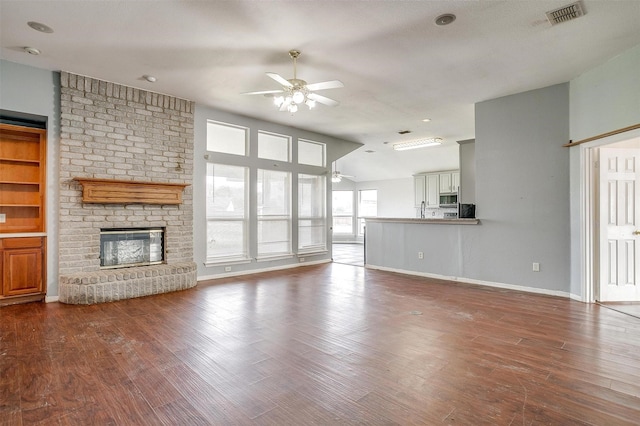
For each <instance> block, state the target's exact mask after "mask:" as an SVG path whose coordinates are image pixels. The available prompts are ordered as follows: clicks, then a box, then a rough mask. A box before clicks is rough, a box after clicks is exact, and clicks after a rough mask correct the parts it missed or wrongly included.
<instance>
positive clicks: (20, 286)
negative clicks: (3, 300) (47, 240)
mask: <svg viewBox="0 0 640 426" xmlns="http://www.w3.org/2000/svg"><path fill="white" fill-rule="evenodd" d="M2 264H3V265H2V281H3V287H4V288H3V295H4V296H19V295H23V294H33V293H39V292H42V289H43V285H42V284H43V278H42V277H43V274H42V272H43V253H42V248H40V247H38V248H23V249H9V250H3V251H2Z"/></svg>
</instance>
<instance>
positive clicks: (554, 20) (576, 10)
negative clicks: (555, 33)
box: [547, 1, 585, 25]
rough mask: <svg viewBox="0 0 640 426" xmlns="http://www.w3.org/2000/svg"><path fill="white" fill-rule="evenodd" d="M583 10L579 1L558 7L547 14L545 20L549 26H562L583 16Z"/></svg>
mask: <svg viewBox="0 0 640 426" xmlns="http://www.w3.org/2000/svg"><path fill="white" fill-rule="evenodd" d="M584 13H585V12H584V9H582V5H581V4H580V2H579V1H577V2H575V3H571V4H569V5H567V6H563V7H560V8H558V9H555V10H551V11H549V12H547V19H548V20H549V22H550V23H551V25H557V24H562V23H563V22H567V21H571V20H572V19H576V18H579V17H581V16H582V15H584Z"/></svg>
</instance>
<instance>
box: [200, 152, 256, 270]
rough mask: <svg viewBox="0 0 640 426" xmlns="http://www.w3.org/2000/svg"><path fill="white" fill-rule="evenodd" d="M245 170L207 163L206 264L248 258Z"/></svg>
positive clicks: (246, 170)
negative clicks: (207, 262)
mask: <svg viewBox="0 0 640 426" xmlns="http://www.w3.org/2000/svg"><path fill="white" fill-rule="evenodd" d="M247 179H248V169H247V168H246V167H238V166H228V165H224V164H212V163H209V164H207V200H206V202H207V261H212V262H216V261H228V260H242V259H247V258H248V257H249V256H248V252H247V241H248V235H247V234H248V232H247V230H248V215H247V212H248V205H247V199H248V197H247V186H248V185H247Z"/></svg>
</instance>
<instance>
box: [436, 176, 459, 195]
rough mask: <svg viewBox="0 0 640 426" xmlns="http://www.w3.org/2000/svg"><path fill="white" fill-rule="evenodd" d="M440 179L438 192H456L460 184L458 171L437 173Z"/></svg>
mask: <svg viewBox="0 0 640 426" xmlns="http://www.w3.org/2000/svg"><path fill="white" fill-rule="evenodd" d="M438 177H439V179H440V193H441V194H453V193H456V192H458V187H459V186H460V172H458V171H455V172H445V173H438Z"/></svg>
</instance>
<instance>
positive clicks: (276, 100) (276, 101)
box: [273, 96, 284, 108]
mask: <svg viewBox="0 0 640 426" xmlns="http://www.w3.org/2000/svg"><path fill="white" fill-rule="evenodd" d="M273 103H274V104H275V105H276V106H277V107H278V108H280V107H281V106H282V104H283V103H284V96H275V97H274V98H273Z"/></svg>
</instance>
